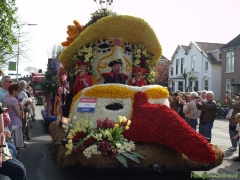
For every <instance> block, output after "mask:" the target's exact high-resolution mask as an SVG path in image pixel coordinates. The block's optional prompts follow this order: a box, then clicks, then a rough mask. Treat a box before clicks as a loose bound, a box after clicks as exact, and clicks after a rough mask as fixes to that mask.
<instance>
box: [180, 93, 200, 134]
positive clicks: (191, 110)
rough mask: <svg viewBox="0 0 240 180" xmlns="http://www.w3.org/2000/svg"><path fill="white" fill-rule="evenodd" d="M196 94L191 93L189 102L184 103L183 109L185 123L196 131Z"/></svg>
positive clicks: (197, 114)
mask: <svg viewBox="0 0 240 180" xmlns="http://www.w3.org/2000/svg"><path fill="white" fill-rule="evenodd" d="M197 97H198V94H197V93H196V92H191V93H190V97H189V100H190V102H188V103H185V104H184V107H183V113H184V114H185V119H186V121H187V123H188V124H189V125H190V126H191V127H192V128H193V129H194V130H195V131H196V128H197V125H198V121H197V119H198V117H199V115H200V111H199V110H198V109H197V107H196V98H197Z"/></svg>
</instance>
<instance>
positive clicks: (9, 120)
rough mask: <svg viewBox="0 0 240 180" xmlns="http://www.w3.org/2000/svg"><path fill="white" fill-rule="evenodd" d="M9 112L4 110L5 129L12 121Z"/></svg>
mask: <svg viewBox="0 0 240 180" xmlns="http://www.w3.org/2000/svg"><path fill="white" fill-rule="evenodd" d="M9 110H10V109H9V108H4V109H3V121H4V127H7V126H8V125H9V124H10V122H11V119H10V117H9V114H8V112H9Z"/></svg>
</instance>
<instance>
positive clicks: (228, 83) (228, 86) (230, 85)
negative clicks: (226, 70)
mask: <svg viewBox="0 0 240 180" xmlns="http://www.w3.org/2000/svg"><path fill="white" fill-rule="evenodd" d="M233 83H234V79H226V91H227V90H228V89H230V90H231V92H233V86H232V84H233Z"/></svg>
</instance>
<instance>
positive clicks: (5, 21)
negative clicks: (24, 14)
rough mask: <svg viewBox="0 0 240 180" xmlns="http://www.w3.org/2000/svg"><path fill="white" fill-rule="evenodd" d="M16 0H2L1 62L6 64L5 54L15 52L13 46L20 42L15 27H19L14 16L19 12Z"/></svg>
mask: <svg viewBox="0 0 240 180" xmlns="http://www.w3.org/2000/svg"><path fill="white" fill-rule="evenodd" d="M15 6H16V3H15V0H1V6H0V32H1V33H0V63H1V64H5V62H6V59H5V56H6V55H8V54H10V53H12V52H13V46H14V45H15V44H17V43H18V41H17V38H16V37H15V36H14V32H13V28H14V27H17V28H18V22H17V20H16V18H15V17H14V16H15V14H16V12H17V7H15Z"/></svg>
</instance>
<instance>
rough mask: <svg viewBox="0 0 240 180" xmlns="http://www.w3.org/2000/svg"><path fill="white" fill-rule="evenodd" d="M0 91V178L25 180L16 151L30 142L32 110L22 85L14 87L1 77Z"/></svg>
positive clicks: (33, 107) (21, 83) (24, 84)
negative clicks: (0, 176) (0, 175)
mask: <svg viewBox="0 0 240 180" xmlns="http://www.w3.org/2000/svg"><path fill="white" fill-rule="evenodd" d="M1 83H2V87H1V88H0V102H1V106H0V133H1V137H0V145H1V147H2V149H1V147H0V151H1V152H2V153H1V154H0V174H2V175H5V176H8V177H10V178H11V179H12V180H25V179H26V169H25V167H24V165H23V164H22V163H21V162H20V161H19V160H18V159H17V158H18V156H17V155H18V151H20V150H21V149H22V148H26V147H27V144H28V141H29V140H30V125H29V121H30V120H35V119H34V116H35V106H34V101H33V97H32V95H31V94H32V93H31V89H30V87H29V88H28V90H27V84H26V81H24V80H22V81H20V82H19V83H14V82H12V80H11V77H10V76H4V77H3V78H2V80H1ZM30 109H31V113H29V111H30Z"/></svg>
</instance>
